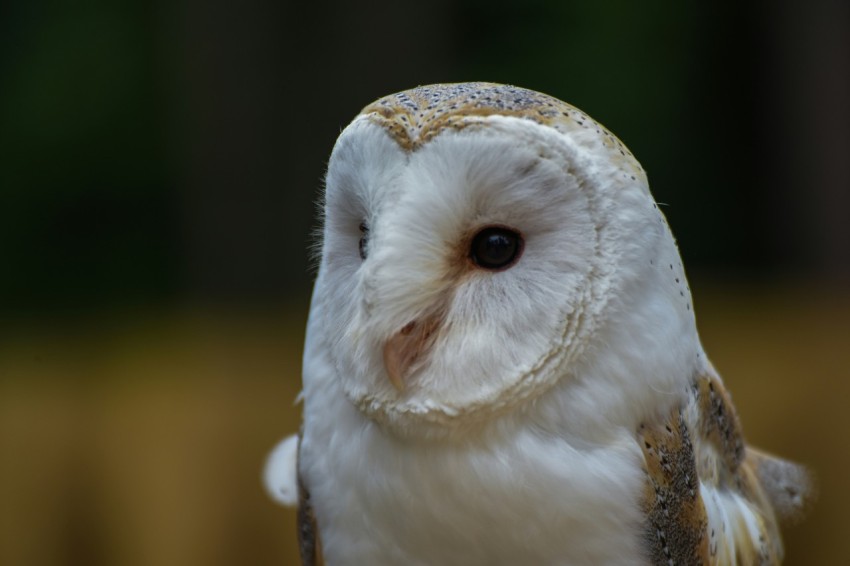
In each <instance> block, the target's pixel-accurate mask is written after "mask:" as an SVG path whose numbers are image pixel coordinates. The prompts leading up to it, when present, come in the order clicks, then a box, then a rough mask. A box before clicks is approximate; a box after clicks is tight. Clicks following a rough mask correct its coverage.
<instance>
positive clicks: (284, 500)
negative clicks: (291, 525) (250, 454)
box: [263, 434, 298, 507]
mask: <svg viewBox="0 0 850 566" xmlns="http://www.w3.org/2000/svg"><path fill="white" fill-rule="evenodd" d="M297 465H298V435H296V434H293V435H292V436H288V437H286V438H285V439H283V440H282V441H281V442H280V443H279V444H278V445H277V446H275V447H274V449H273V450H272V451H271V454H269V457H268V459H267V460H266V466H265V469H264V470H263V483H264V484H265V487H266V491H268V493H269V495H270V496H271V498H272V499H274V500H275V501H277V502H278V503H280V504H281V505H285V506H287V507H294V506H295V505H296V504H297V503H298V471H297Z"/></svg>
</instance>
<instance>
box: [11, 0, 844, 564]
mask: <svg viewBox="0 0 850 566" xmlns="http://www.w3.org/2000/svg"><path fill="white" fill-rule="evenodd" d="M466 80H490V81H496V82H506V83H513V84H518V85H522V86H526V87H529V88H533V89H536V90H541V91H544V92H547V93H550V94H552V95H554V96H557V97H559V98H561V99H564V100H566V101H568V102H571V103H573V104H575V105H577V106H578V107H580V108H582V109H583V110H585V111H587V112H588V113H590V114H591V115H592V116H594V117H595V118H596V119H598V120H599V121H601V122H602V123H603V124H605V125H607V126H608V127H609V128H610V129H612V130H613V131H614V132H615V133H617V135H618V136H619V137H620V138H621V139H622V140H623V141H624V142H625V143H626V144H627V145H628V146H629V147H630V148H631V149H632V150H633V152H634V153H635V155H637V156H638V158H639V159H640V160H641V162H642V163H643V164H644V166H645V168H646V169H647V171H648V173H649V176H650V181H651V184H652V187H653V190H654V193H655V195H656V197H657V199H658V200H659V201H660V202H662V203H664V205H665V208H664V211H665V213H666V214H667V216H668V219H669V221H670V224H671V225H672V227H673V229H674V232H675V233H676V235H677V237H678V239H679V243H680V247H681V250H682V254H683V256H684V259H685V264H686V265H687V266H688V269H689V275H690V278H691V286H692V288H693V290H694V293H695V305H696V311H697V314H698V322H699V326H700V331H701V333H702V336H703V340H704V343H705V346H706V349H707V351H708V352H709V354H710V355H711V356H712V358H713V360H714V362H715V365H716V366H717V367H718V368H719V370H720V372H721V373H722V374H723V375H724V376H725V380H726V382H727V384H728V385H729V387H730V388H731V390H732V392H733V394H734V396H735V401H736V404H737V405H738V408H739V410H740V412H741V414H742V419H743V423H744V426H745V430H746V432H747V434H748V437H749V440H750V441H751V442H752V443H754V444H758V445H760V446H762V447H764V448H766V449H768V450H772V451H776V452H780V453H782V454H784V455H786V456H789V457H792V458H794V459H796V460H799V461H802V462H805V463H807V464H808V465H810V466H811V467H812V468H813V469H814V470H815V472H816V473H817V475H818V477H819V483H820V492H821V496H820V500H819V502H818V504H817V506H816V507H815V509H814V511H813V512H812V513H811V515H810V516H809V518H808V520H807V521H806V522H804V523H802V524H800V525H798V526H795V527H792V528H790V529H789V530H787V536H786V540H787V545H788V563H789V564H838V563H843V562H844V561H846V557H847V556H848V555H850V539H848V537H847V532H848V519H847V514H846V509H848V507H850V493H848V490H847V487H846V476H847V473H848V472H847V470H848V466H850V447H849V446H848V440H847V438H848V433H850V411H848V409H847V406H848V401H849V400H850V372H848V367H850V287H848V284H850V4H848V3H847V2H842V1H840V0H811V1H810V2H806V3H800V2H792V1H790V0H779V1H775V2H767V1H755V0H754V1H749V2H738V1H731V0H715V1H712V2H708V1H705V2H698V1H694V0H691V1H686V2H672V1H662V0H647V1H644V2H629V1H627V0H611V1H605V2H576V1H565V0H526V1H524V2H522V3H519V2H505V1H502V0H488V1H486V2H485V1H483V0H462V1H460V0H458V1H450V0H432V1H431V2H429V3H427V4H426V3H400V2H397V1H395V0H392V1H391V0H375V1H373V2H370V3H366V2H353V1H345V0H336V1H330V2H323V3H318V2H317V3H308V2H291V1H288V0H282V1H281V0H278V1H271V0H244V1H241V2H225V1H222V0H206V1H200V0H174V1H169V2H166V1H162V0H160V1H142V0H124V1H115V0H82V1H80V2H62V1H60V0H52V1H51V0H5V1H4V2H3V3H2V4H0V564H3V565H9V566H41V565H45V566H46V565H50V566H54V565H55V566H59V565H68V566H72V565H73V566H76V565H90V566H97V565H113V564H121V565H136V564H138V565H151V564H155V565H158V566H170V565H174V566H178V565H179V566H194V565H199V566H200V565H204V566H210V565H212V566H215V565H229V564H294V563H295V551H294V526H293V523H294V517H293V513H292V512H291V511H290V510H286V509H282V508H278V507H275V506H274V505H273V504H272V503H270V502H269V501H268V499H267V498H266V497H265V495H264V494H263V492H262V489H261V484H260V470H261V467H262V463H263V460H264V458H265V454H266V453H267V452H268V450H269V449H270V448H271V447H272V445H273V444H274V443H275V442H276V441H277V440H278V439H279V438H280V437H282V436H283V435H284V434H285V433H289V432H293V431H295V430H296V428H297V425H298V420H299V410H300V409H299V407H297V406H295V405H294V404H293V400H294V397H295V395H296V394H297V391H298V389H299V380H300V353H301V347H302V344H303V338H302V333H303V327H304V324H305V320H306V314H307V309H308V301H309V289H310V284H311V278H312V276H313V275H312V273H311V271H310V268H309V262H308V255H307V252H306V251H305V250H306V247H307V245H308V242H309V239H310V231H311V227H312V226H314V225H315V221H314V217H315V214H314V209H315V204H314V201H315V198H316V191H317V188H318V187H319V186H320V184H321V178H322V175H323V168H324V165H325V163H326V160H327V156H328V154H329V152H330V149H331V147H332V145H333V142H334V139H335V138H336V136H337V134H338V133H339V131H340V129H341V128H342V127H343V126H344V125H345V124H346V123H347V122H348V121H349V120H350V119H351V118H352V117H353V116H354V115H355V114H356V113H357V112H358V110H359V109H360V108H361V107H363V106H364V105H365V104H367V103H368V102H370V101H371V100H373V99H375V98H377V97H379V96H381V95H384V94H387V93H390V92H394V91H398V90H402V89H405V88H409V87H411V86H415V85H417V84H426V83H431V82H450V81H466Z"/></svg>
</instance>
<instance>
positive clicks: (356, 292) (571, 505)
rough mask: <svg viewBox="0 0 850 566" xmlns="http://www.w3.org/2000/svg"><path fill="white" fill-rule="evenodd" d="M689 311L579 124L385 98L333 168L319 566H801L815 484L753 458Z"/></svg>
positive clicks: (318, 485) (308, 378) (594, 131)
mask: <svg viewBox="0 0 850 566" xmlns="http://www.w3.org/2000/svg"><path fill="white" fill-rule="evenodd" d="M690 300H691V299H690V291H689V289H688V287H687V283H686V281H685V276H684V271H683V268H682V265H681V262H680V260H679V256H678V252H677V250H676V246H675V243H674V241H673V238H672V236H671V234H670V232H669V229H668V227H667V224H666V221H665V220H664V218H663V215H662V214H661V213H660V212H659V211H658V209H657V206H656V205H655V203H654V201H653V199H652V197H651V195H650V193H649V189H648V185H647V181H646V176H645V174H644V173H643V170H642V169H641V168H640V165H639V164H638V163H637V161H636V160H635V159H634V158H633V157H632V156H631V154H630V153H629V152H628V150H626V148H625V147H624V146H623V145H622V144H621V143H620V142H619V141H618V140H617V139H616V138H615V137H614V136H613V135H611V134H610V133H609V132H607V130H605V129H604V128H602V126H600V125H598V124H597V123H595V122H594V121H593V120H591V119H590V118H589V117H588V116H586V115H585V114H583V113H582V112H580V111H579V110H577V109H575V108H573V107H571V106H569V105H567V104H564V103H563V102H560V101H558V100H556V99H553V98H550V97H547V96H545V95H541V94H538V93H534V92H531V91H527V90H523V89H518V88H515V87H505V86H501V85H492V84H485V83H469V84H460V85H434V86H431V87H421V88H418V89H414V90H412V91H407V92H404V93H399V94H397V95H392V96H389V97H386V98H384V99H381V100H379V101H377V102H376V103H374V104H372V105H370V106H368V107H367V108H366V109H364V111H363V113H362V114H361V115H360V116H359V117H358V118H357V119H355V121H354V122H353V123H352V124H351V125H350V126H349V127H348V128H346V130H345V131H344V132H343V133H342V134H341V135H340V139H339V140H338V142H337V145H336V147H335V149H334V152H333V155H332V157H331V160H330V163H329V169H328V177H327V183H326V192H325V202H324V232H323V243H322V258H321V263H320V269H319V276H318V279H317V282H316V287H315V290H314V295H313V303H312V309H311V315H310V323H309V328H308V336H307V345H306V348H305V355H304V392H303V395H304V427H303V430H302V434H301V440H300V448H299V451H298V455H297V457H298V464H297V474H298V475H299V476H300V483H299V484H298V486H297V489H296V486H295V475H296V469H295V465H294V461H295V448H294V446H295V444H294V443H292V442H290V443H289V444H287V445H286V450H284V451H283V452H284V453H285V455H284V457H283V460H285V462H286V463H287V464H286V465H284V466H283V467H282V468H281V469H283V470H284V471H283V472H282V474H277V475H276V477H275V478H273V480H272V483H273V484H274V485H276V486H277V487H276V488H275V489H278V490H281V491H280V493H287V494H292V493H295V491H298V492H299V493H300V496H301V498H302V502H301V512H300V515H299V520H300V524H301V526H302V527H301V528H302V530H301V538H302V549H303V553H302V556H303V559H304V560H305V562H307V563H310V564H318V563H320V562H321V561H322V560H324V561H325V562H326V563H327V564H333V565H344V564H370V565H381V564H423V565H424V564H439V565H451V564H463V565H469V564H642V563H655V564H660V563H663V564H676V563H683V564H692V563H717V564H734V563H739V564H750V563H759V562H760V563H775V562H777V561H778V560H779V559H780V558H781V554H782V547H781V543H780V540H779V535H778V529H777V526H776V516H775V513H774V507H777V508H779V509H780V514H782V515H790V514H793V513H795V512H796V511H797V510H798V509H799V508H801V507H802V505H803V502H804V497H803V495H804V492H805V489H806V479H805V474H804V473H803V472H802V471H801V469H800V468H798V467H795V466H794V465H792V464H788V463H785V462H783V461H780V460H778V459H774V458H772V457H768V456H765V455H761V454H759V453H755V452H753V451H751V450H749V449H747V448H746V447H745V445H744V443H743V437H742V436H741V434H740V428H739V426H738V423H737V418H736V417H735V415H734V409H733V408H732V405H731V402H730V401H729V399H728V396H727V395H726V394H725V392H724V391H723V386H722V383H721V382H720V380H719V378H718V377H717V376H716V374H715V373H714V370H713V368H711V366H710V364H709V363H708V361H707V360H706V358H705V354H704V353H703V351H702V348H701V346H700V344H699V339H698V337H697V333H696V325H695V321H694V315H693V309H692V305H691V302H690ZM272 468H274V469H275V470H276V469H277V467H276V466H272ZM273 475H275V474H273ZM287 497H288V496H287ZM718 533H720V534H718Z"/></svg>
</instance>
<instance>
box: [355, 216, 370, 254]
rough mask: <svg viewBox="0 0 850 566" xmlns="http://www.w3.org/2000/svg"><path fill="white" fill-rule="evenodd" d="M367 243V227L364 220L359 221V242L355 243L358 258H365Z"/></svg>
mask: <svg viewBox="0 0 850 566" xmlns="http://www.w3.org/2000/svg"><path fill="white" fill-rule="evenodd" d="M368 243H369V227H368V226H366V223H365V222H361V223H360V242H359V243H358V244H357V246H358V248H359V249H360V259H366V244H368Z"/></svg>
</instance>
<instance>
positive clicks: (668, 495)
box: [638, 376, 811, 565]
mask: <svg viewBox="0 0 850 566" xmlns="http://www.w3.org/2000/svg"><path fill="white" fill-rule="evenodd" d="M638 439H639V441H640V443H641V447H642V449H643V453H644V461H645V470H646V474H647V482H646V490H645V494H644V503H643V505H644V511H645V514H646V518H647V520H646V523H645V528H644V540H645V547H646V549H647V552H648V554H649V558H650V561H651V563H652V564H665V565H668V564H711V565H715V564H716V565H727V564H747V565H749V564H765V565H767V564H779V562H780V561H781V559H782V554H783V551H782V541H781V537H780V533H779V526H778V520H777V519H781V520H785V519H790V518H794V517H797V516H799V515H800V514H801V513H802V510H803V509H804V508H805V506H806V501H807V498H808V494H809V493H810V491H811V489H810V481H809V479H808V474H807V472H806V471H805V469H804V468H802V467H801V466H798V465H796V464H793V463H790V462H786V461H784V460H781V459H779V458H775V457H773V456H769V455H767V454H763V453H761V452H758V451H756V450H753V449H749V448H747V447H746V446H745V443H744V438H743V435H742V433H741V426H740V423H739V421H738V417H737V414H736V413H735V409H734V406H733V405H732V402H731V399H730V398H729V395H728V393H727V392H726V390H725V389H724V387H723V384H722V383H721V382H720V380H719V379H718V378H716V377H713V376H703V377H700V378H698V379H697V380H696V381H695V382H694V384H693V386H692V388H691V390H690V391H689V397H688V400H687V402H686V403H685V404H684V405H683V406H680V407H676V408H675V409H674V410H673V411H672V412H671V414H669V415H668V416H667V418H666V419H664V420H663V421H659V422H654V423H648V424H645V425H643V426H641V427H640V428H639V430H638Z"/></svg>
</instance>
